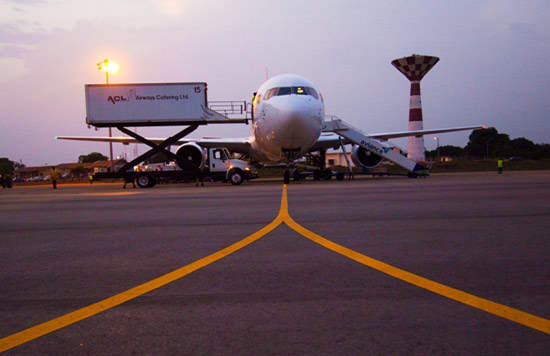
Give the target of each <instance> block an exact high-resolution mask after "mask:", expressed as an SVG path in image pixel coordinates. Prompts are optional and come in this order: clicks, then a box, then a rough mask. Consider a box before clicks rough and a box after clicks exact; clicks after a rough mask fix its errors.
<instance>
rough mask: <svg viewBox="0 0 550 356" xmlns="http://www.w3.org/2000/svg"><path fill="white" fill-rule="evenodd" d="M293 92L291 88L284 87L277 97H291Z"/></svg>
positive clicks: (280, 89)
mask: <svg viewBox="0 0 550 356" xmlns="http://www.w3.org/2000/svg"><path fill="white" fill-rule="evenodd" d="M291 92H292V88H291V87H283V88H279V92H278V93H277V95H290V93H291Z"/></svg>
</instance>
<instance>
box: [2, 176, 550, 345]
mask: <svg viewBox="0 0 550 356" xmlns="http://www.w3.org/2000/svg"><path fill="white" fill-rule="evenodd" d="M0 202H1V204H0V246H1V248H0V267H1V268H0V313H1V315H2V321H1V322H0V338H1V339H0V352H1V351H5V352H6V354H7V355H11V354H13V355H37V354H71V355H73V354H76V355H79V354H87V355H88V354H91V355H97V354H186V355H195V354H198V355H201V354H231V355H233V354H243V355H258V354H261V355H272V354H273V355H281V354H285V355H288V354H292V355H297V354H310V355H311V354H316V355H339V354H340V355H350V354H490V355H503V354H523V355H529V354H532V355H542V354H546V353H547V352H548V350H550V321H549V320H548V319H549V318H550V278H549V276H550V258H548V256H550V240H549V239H548V236H549V234H548V232H549V231H550V204H549V202H550V171H531V172H504V174H502V175H497V174H496V172H494V173H493V172H490V173H460V174H435V175H432V176H430V177H428V178H425V179H408V178H405V177H377V178H363V179H357V180H354V181H342V182H338V181H328V182H312V181H306V182H298V183H293V182H291V184H289V185H288V186H287V187H286V188H285V187H283V184H282V182H280V181H279V182H277V181H275V182H273V181H270V182H263V183H262V182H254V181H252V182H250V183H245V184H243V185H242V186H231V185H225V184H221V183H215V184H208V183H207V184H206V186H205V187H195V186H193V185H189V184H177V185H158V186H156V187H154V188H151V189H139V188H137V189H132V188H130V189H122V183H120V184H93V185H89V184H77V185H63V184H61V185H60V186H59V189H57V190H55V191H54V190H52V189H51V187H49V186H33V187H15V188H14V189H3V190H0Z"/></svg>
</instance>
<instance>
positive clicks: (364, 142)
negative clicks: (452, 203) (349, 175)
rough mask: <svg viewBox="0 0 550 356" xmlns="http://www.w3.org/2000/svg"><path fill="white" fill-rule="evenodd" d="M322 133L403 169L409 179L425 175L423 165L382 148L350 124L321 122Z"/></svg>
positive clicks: (342, 121) (332, 121) (338, 121)
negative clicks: (356, 146)
mask: <svg viewBox="0 0 550 356" xmlns="http://www.w3.org/2000/svg"><path fill="white" fill-rule="evenodd" d="M323 132H333V133H335V134H337V135H339V136H341V137H343V138H345V139H346V140H348V141H349V142H351V143H352V144H356V145H359V146H361V147H363V148H364V149H366V150H368V151H370V152H372V153H374V154H377V155H379V156H381V157H382V158H384V159H386V160H388V161H391V162H393V163H395V164H397V165H398V166H400V167H403V168H405V169H406V170H407V171H408V172H409V176H410V177H416V176H425V175H427V169H426V167H424V166H423V165H421V164H418V163H416V162H415V161H412V160H410V159H408V158H407V157H405V156H403V155H402V154H401V153H399V152H396V151H394V150H393V149H391V148H390V147H387V146H384V145H383V144H382V143H381V142H380V141H379V140H377V139H374V138H371V137H369V136H366V135H365V134H363V133H362V132H361V130H359V129H357V128H355V127H353V126H352V125H351V124H349V123H347V122H345V121H344V120H342V119H339V118H336V117H332V118H331V119H330V120H325V121H323ZM342 147H343V145H342Z"/></svg>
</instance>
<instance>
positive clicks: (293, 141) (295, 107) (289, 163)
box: [57, 74, 483, 184]
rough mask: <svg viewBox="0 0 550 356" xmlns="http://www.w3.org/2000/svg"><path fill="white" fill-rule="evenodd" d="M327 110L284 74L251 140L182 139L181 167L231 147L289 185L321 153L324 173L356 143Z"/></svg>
mask: <svg viewBox="0 0 550 356" xmlns="http://www.w3.org/2000/svg"><path fill="white" fill-rule="evenodd" d="M324 120H325V105H324V99H323V96H322V94H321V92H320V91H319V90H318V89H317V87H316V86H315V85H314V84H313V83H312V82H310V81H309V80H307V79H305V78H303V77H301V76H298V75H295V74H281V75H277V76H274V77H272V78H270V79H268V80H267V81H266V82H264V83H263V84H262V85H261V86H260V87H259V88H258V90H257V92H256V93H255V95H254V97H253V99H252V118H251V127H250V130H251V135H250V136H249V137H246V138H210V137H205V138H198V139H187V138H185V139H180V140H178V141H177V142H176V143H175V144H178V145H180V146H179V147H178V148H177V149H176V156H177V157H178V161H177V163H178V165H179V166H180V167H181V168H183V167H190V164H191V165H192V166H193V167H196V168H198V167H201V166H202V165H203V164H204V162H205V160H206V155H205V153H204V150H205V149H207V148H213V147H226V148H227V149H228V150H229V151H231V152H237V153H240V154H242V155H245V156H246V157H248V158H249V159H250V160H251V161H252V162H254V163H258V164H260V165H277V164H279V165H284V166H285V167H286V168H285V173H284V181H285V183H287V184H288V183H289V180H290V169H291V168H292V167H293V166H294V164H295V162H296V160H297V159H299V158H302V157H304V156H305V155H307V154H309V153H312V152H320V153H321V156H322V157H323V159H320V164H319V170H320V171H321V172H323V171H324V170H325V167H324V154H325V153H326V150H327V149H329V148H334V149H337V148H340V147H342V148H343V145H344V144H349V143H353V142H350V141H349V140H347V139H342V137H341V136H339V135H337V134H335V133H323V132H322V130H323V122H324ZM479 128H483V126H480V125H476V126H464V127H451V128H442V129H432V130H416V131H401V132H388V133H373V134H366V136H367V137H369V138H371V139H374V140H377V142H379V143H380V144H382V145H383V146H384V147H390V148H393V147H396V146H395V145H393V144H392V143H391V142H390V141H388V140H389V139H391V138H397V137H407V136H422V135H428V134H436V133H444V132H452V131H464V130H473V129H479ZM57 139H60V140H79V141H97V142H118V143H123V144H129V143H140V141H138V140H136V139H134V138H131V137H85V136H58V137H57ZM147 139H148V140H149V141H151V142H153V143H157V144H158V143H161V142H163V141H164V140H165V138H147ZM351 157H352V160H353V162H354V163H355V164H356V165H358V166H361V167H364V168H375V167H377V166H378V165H379V164H380V163H381V162H382V160H383V159H382V157H381V156H380V155H377V154H376V153H375V151H373V150H368V149H366V148H365V147H363V146H360V145H354V146H353V147H352V152H351Z"/></svg>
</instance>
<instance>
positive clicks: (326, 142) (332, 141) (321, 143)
mask: <svg viewBox="0 0 550 356" xmlns="http://www.w3.org/2000/svg"><path fill="white" fill-rule="evenodd" d="M484 128H485V126H482V125H477V126H462V127H448V128H443V129H432V130H415V131H398V132H384V133H372V134H367V136H369V137H372V138H376V139H379V140H382V141H386V140H389V139H390V138H398V137H408V136H417V137H419V136H423V135H433V134H438V133H445V132H453V131H467V130H475V129H484ZM342 142H343V143H344V144H349V143H352V142H350V141H348V140H346V139H345V138H342ZM338 147H340V138H339V136H338V135H337V134H335V133H331V132H325V133H323V134H321V136H320V137H319V139H318V140H317V142H316V143H315V145H313V147H312V148H311V151H318V150H320V149H329V148H334V149H337V148H338Z"/></svg>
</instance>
